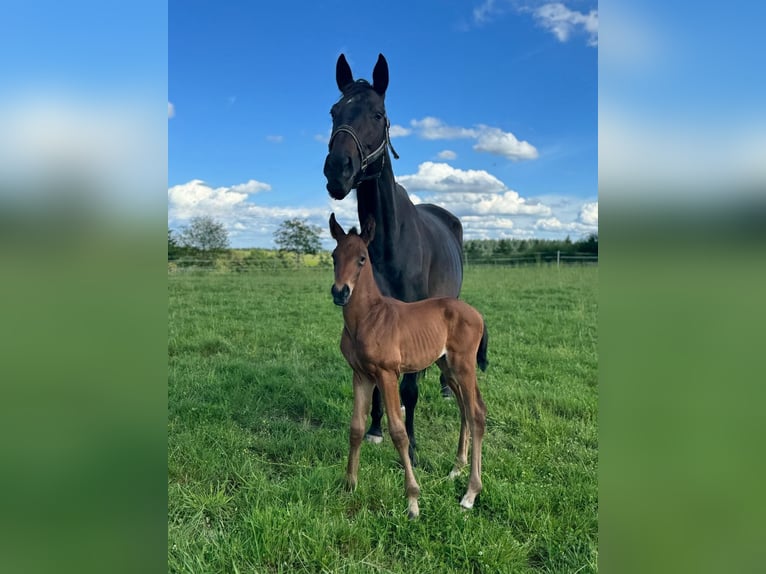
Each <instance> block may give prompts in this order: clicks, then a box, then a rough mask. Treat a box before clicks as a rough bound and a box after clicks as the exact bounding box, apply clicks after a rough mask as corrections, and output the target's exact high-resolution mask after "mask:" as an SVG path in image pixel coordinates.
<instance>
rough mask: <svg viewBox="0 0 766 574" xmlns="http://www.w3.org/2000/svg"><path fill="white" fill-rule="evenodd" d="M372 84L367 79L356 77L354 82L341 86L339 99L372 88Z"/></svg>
mask: <svg viewBox="0 0 766 574" xmlns="http://www.w3.org/2000/svg"><path fill="white" fill-rule="evenodd" d="M373 89H374V88H373V87H372V84H370V82H368V81H367V80H363V79H361V78H360V79H358V80H356V81H355V82H351V83H350V84H348V85H346V86H345V87H344V88H343V94H342V95H341V97H340V99H343V98H347V97H348V96H353V95H355V94H358V93H360V92H362V91H365V90H373Z"/></svg>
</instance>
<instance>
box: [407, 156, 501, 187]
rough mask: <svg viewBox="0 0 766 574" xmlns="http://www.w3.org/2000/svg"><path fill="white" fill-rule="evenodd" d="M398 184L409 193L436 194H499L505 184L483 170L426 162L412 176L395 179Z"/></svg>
mask: <svg viewBox="0 0 766 574" xmlns="http://www.w3.org/2000/svg"><path fill="white" fill-rule="evenodd" d="M397 179H398V181H399V183H400V184H401V185H403V186H404V187H406V188H407V189H408V190H411V191H430V192H436V193H455V192H461V193H481V192H484V193H499V192H502V191H504V190H505V189H506V187H505V184H504V183H503V182H502V181H500V180H499V179H497V178H496V177H495V176H493V175H491V174H490V173H488V172H486V171H484V170H474V169H469V170H461V169H456V168H454V167H452V166H451V165H449V164H446V163H435V162H431V161H426V162H423V163H421V164H420V165H419V166H418V172H417V173H416V174H413V175H403V176H400V177H399V178H397Z"/></svg>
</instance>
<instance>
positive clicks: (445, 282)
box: [324, 54, 463, 463]
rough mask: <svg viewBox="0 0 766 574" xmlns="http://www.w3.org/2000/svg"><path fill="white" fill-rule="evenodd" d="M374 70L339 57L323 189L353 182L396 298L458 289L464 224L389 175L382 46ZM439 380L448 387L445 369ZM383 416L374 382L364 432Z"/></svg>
mask: <svg viewBox="0 0 766 574" xmlns="http://www.w3.org/2000/svg"><path fill="white" fill-rule="evenodd" d="M372 78H373V82H372V84H369V83H368V82H367V81H365V80H356V81H354V77H353V75H352V73H351V68H350V67H349V65H348V62H347V61H346V58H345V56H344V55H343V54H341V55H340V57H339V58H338V62H337V64H336V70H335V80H336V83H337V85H338V89H339V90H340V91H341V92H342V96H341V98H340V99H339V100H338V102H337V103H336V104H335V105H334V106H333V107H332V109H331V110H330V114H331V115H332V121H333V129H332V135H331V137H330V144H329V148H330V150H329V154H328V155H327V159H326V160H325V165H324V174H325V177H326V178H327V191H328V192H329V193H330V196H331V197H333V198H334V199H343V198H344V197H346V196H347V195H348V194H349V192H350V191H351V190H352V189H356V190H357V204H358V206H357V207H358V214H359V221H360V223H361V222H364V221H366V220H367V218H368V216H372V217H373V218H374V220H375V225H376V229H377V232H376V234H375V239H374V240H373V241H372V242H371V243H370V246H369V250H370V259H371V261H372V268H373V271H374V274H375V280H376V281H377V283H378V285H379V286H380V289H381V291H382V292H383V294H385V295H388V296H391V297H394V298H396V299H399V300H400V301H419V300H421V299H425V298H427V297H439V296H448V297H457V296H458V295H459V294H460V287H461V285H462V282H463V227H462V225H461V224H460V220H458V218H457V217H455V216H454V215H452V214H451V213H449V212H448V211H446V210H444V209H442V208H441V207H438V206H436V205H431V204H420V205H414V204H413V203H412V201H410V198H409V196H408V195H407V191H406V190H405V189H404V188H403V187H402V186H400V185H398V184H397V183H396V182H395V181H394V172H393V170H392V168H391V158H390V156H389V154H388V148H389V147H390V148H391V151H392V152H393V153H394V157H398V156H397V155H396V152H395V151H394V149H393V147H392V146H391V143H390V140H389V134H388V130H389V120H388V117H387V116H386V108H385V105H384V100H385V95H386V88H387V87H388V63H387V62H386V59H385V58H384V57H383V55H382V54H380V55H379V56H378V61H377V63H376V64H375V68H374V70H373V73H372ZM417 376H418V374H417V373H409V374H406V375H404V377H403V378H402V382H401V385H400V387H399V392H400V395H401V401H402V404H403V405H404V409H405V415H406V419H405V420H406V423H405V426H406V429H407V435H408V437H409V444H410V447H409V448H410V450H409V453H410V457H411V459H412V462H413V463H414V462H415V405H416V404H417V402H418V385H417ZM441 382H442V388H443V389H447V388H448V385H447V382H446V381H445V379H444V378H443V377H442V378H441ZM447 392H448V391H447ZM445 394H446V393H445ZM382 417H383V408H382V405H381V400H380V392H379V391H378V390H377V388H376V389H375V392H374V394H373V398H372V423H371V425H370V428H369V430H368V431H367V435H366V438H367V439H368V440H370V441H372V442H376V443H377V442H381V440H382V437H383V432H382V429H381V424H380V423H381V419H382Z"/></svg>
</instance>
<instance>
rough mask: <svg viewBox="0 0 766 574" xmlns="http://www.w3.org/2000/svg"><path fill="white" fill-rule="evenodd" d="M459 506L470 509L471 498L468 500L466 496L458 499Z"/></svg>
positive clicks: (471, 506)
mask: <svg viewBox="0 0 766 574" xmlns="http://www.w3.org/2000/svg"><path fill="white" fill-rule="evenodd" d="M460 507H461V508H462V509H463V510H471V509H472V508H473V500H471V501H469V500H467V499H466V497H465V496H464V497H463V500H461V501H460Z"/></svg>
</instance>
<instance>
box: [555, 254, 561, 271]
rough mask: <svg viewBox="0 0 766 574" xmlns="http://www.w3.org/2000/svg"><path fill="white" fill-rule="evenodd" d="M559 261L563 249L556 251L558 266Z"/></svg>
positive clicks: (557, 264)
mask: <svg viewBox="0 0 766 574" xmlns="http://www.w3.org/2000/svg"><path fill="white" fill-rule="evenodd" d="M559 261H561V251H560V250H559V251H556V268H557V269H558V267H559Z"/></svg>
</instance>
